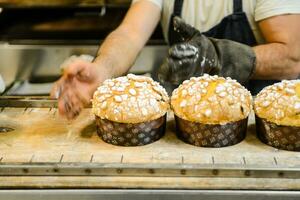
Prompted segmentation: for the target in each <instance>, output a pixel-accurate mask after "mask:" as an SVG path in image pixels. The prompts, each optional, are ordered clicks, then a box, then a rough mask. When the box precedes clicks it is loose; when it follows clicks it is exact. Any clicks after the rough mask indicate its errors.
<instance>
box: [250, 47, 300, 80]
mask: <svg viewBox="0 0 300 200" xmlns="http://www.w3.org/2000/svg"><path fill="white" fill-rule="evenodd" d="M254 51H255V53H256V57H257V58H256V69H255V72H254V78H255V79H274V80H281V79H295V78H297V77H298V76H299V74H300V55H299V56H297V55H292V52H294V51H293V50H292V49H290V48H288V46H287V45H285V44H281V43H270V44H265V45H259V46H257V47H254Z"/></svg>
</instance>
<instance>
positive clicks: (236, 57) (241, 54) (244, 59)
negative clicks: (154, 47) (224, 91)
mask: <svg viewBox="0 0 300 200" xmlns="http://www.w3.org/2000/svg"><path fill="white" fill-rule="evenodd" d="M174 29H175V31H177V32H178V33H179V34H180V35H181V37H182V38H181V39H182V42H181V43H178V44H175V45H173V46H172V47H171V48H170V49H169V54H168V57H167V58H166V60H165V61H164V63H163V64H162V66H161V67H160V69H159V71H158V78H159V80H160V81H161V82H162V83H166V82H167V83H171V84H174V85H179V84H181V83H182V82H183V81H184V80H186V79H189V78H190V77H193V76H195V77H196V76H201V75H203V73H208V74H211V75H215V74H216V75H219V76H223V77H228V76H229V77H231V78H233V79H236V80H237V81H239V82H240V83H245V82H246V81H247V80H249V78H250V77H251V75H252V73H253V72H254V68H255V61H256V56H255V53H254V51H253V50H252V48H251V47H249V46H247V45H244V44H241V43H237V42H234V41H231V40H225V39H214V38H209V37H206V36H204V35H202V34H201V33H200V32H199V31H198V30H197V29H195V28H193V27H192V26H190V25H188V24H186V23H185V22H184V21H183V20H182V19H181V18H179V17H175V18H174Z"/></svg>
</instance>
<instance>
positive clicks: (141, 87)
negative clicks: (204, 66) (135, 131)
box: [92, 74, 169, 123]
mask: <svg viewBox="0 0 300 200" xmlns="http://www.w3.org/2000/svg"><path fill="white" fill-rule="evenodd" d="M92 105H93V113H94V114H95V115H96V116H98V117H100V118H101V119H108V120H111V121H114V122H120V123H140V122H146V121H151V120H154V119H157V118H159V117H161V116H163V115H165V114H166V112H167V111H168V109H169V97H168V94H167V92H166V91H165V89H164V88H163V87H162V86H160V85H159V83H158V82H155V81H153V80H152V79H151V78H149V77H145V76H137V75H134V74H128V75H127V76H123V77H119V78H115V79H109V80H106V81H104V82H103V84H102V85H101V86H100V87H99V88H98V89H97V91H96V92H95V93H94V97H93V100H92Z"/></svg>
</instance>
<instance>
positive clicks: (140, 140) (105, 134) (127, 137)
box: [96, 115, 166, 146]
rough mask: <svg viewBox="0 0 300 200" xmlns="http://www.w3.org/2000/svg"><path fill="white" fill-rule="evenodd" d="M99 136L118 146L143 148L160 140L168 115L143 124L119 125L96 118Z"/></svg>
mask: <svg viewBox="0 0 300 200" xmlns="http://www.w3.org/2000/svg"><path fill="white" fill-rule="evenodd" d="M96 128H97V134H98V135H99V137H100V138H102V140H103V141H105V142H106V143H109V144H113V145H118V146H142V145H146V144H150V143H152V142H155V141H157V140H159V139H160V138H161V137H162V136H163V135H164V134H165V129H166V115H164V116H162V117H160V118H158V119H156V120H152V121H148V122H142V123H119V122H113V121H110V120H107V119H101V118H100V117H97V116H96Z"/></svg>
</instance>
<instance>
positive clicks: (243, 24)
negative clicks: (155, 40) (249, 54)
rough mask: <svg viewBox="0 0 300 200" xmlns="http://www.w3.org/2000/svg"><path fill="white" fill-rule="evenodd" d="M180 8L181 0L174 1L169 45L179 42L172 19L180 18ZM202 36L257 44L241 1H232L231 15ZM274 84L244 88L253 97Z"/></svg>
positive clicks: (256, 82)
mask: <svg viewBox="0 0 300 200" xmlns="http://www.w3.org/2000/svg"><path fill="white" fill-rule="evenodd" d="M182 6H183V0H175V3H174V10H173V14H172V15H171V19H170V24H169V32H168V37H169V44H170V45H173V44H176V43H179V42H181V40H180V38H181V37H180V36H179V34H178V33H177V32H176V31H174V28H173V18H174V17H175V16H179V17H181V11H182ZM202 34H204V35H205V36H207V37H213V38H217V39H228V40H233V41H236V42H239V43H243V44H246V45H249V46H255V45H256V44H257V42H256V39H255V36H254V34H253V32H252V29H251V26H250V24H249V21H248V19H247V16H246V13H245V12H244V11H243V2H242V0H233V13H232V14H231V15H228V16H226V17H225V18H223V19H222V21H221V22H220V23H219V24H217V25H216V26H214V27H213V28H211V29H210V30H208V31H207V32H204V33H202ZM274 82H277V81H273V80H269V81H268V80H250V81H249V82H248V83H247V84H246V87H247V88H248V89H249V90H250V91H251V93H252V94H253V95H255V94H257V93H258V92H259V91H260V90H261V89H262V88H263V87H265V86H267V85H270V84H273V83H274Z"/></svg>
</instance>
